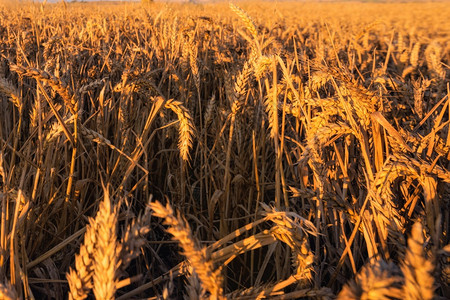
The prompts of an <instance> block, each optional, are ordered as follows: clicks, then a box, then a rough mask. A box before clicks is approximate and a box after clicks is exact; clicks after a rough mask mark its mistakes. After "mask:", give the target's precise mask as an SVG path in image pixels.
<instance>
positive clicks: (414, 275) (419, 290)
mask: <svg viewBox="0 0 450 300" xmlns="http://www.w3.org/2000/svg"><path fill="white" fill-rule="evenodd" d="M423 243H424V239H423V233H422V224H420V223H419V222H417V223H415V224H414V225H413V228H412V231H411V237H410V238H409V239H408V249H407V250H406V256H405V259H404V261H403V264H402V266H401V268H402V271H403V275H404V276H405V285H404V287H403V293H404V296H405V298H406V299H424V300H427V299H433V294H434V288H433V286H434V278H433V275H432V273H433V270H434V265H433V263H432V262H431V261H430V260H428V259H427V258H426V257H425V251H424V249H423Z"/></svg>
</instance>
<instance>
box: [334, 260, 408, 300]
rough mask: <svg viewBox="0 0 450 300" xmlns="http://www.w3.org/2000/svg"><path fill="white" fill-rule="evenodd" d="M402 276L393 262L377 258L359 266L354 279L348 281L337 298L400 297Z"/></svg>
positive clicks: (380, 298)
mask: <svg viewBox="0 0 450 300" xmlns="http://www.w3.org/2000/svg"><path fill="white" fill-rule="evenodd" d="M402 285H403V278H402V276H401V272H400V269H399V268H398V267H397V266H396V265H394V264H393V263H387V262H385V261H384V260H378V261H375V262H373V263H369V264H367V265H365V266H364V267H362V268H361V270H360V271H359V273H358V274H357V275H356V278H355V279H354V280H351V281H350V282H348V283H347V284H346V285H345V286H344V288H343V289H342V291H341V292H340V293H339V295H338V297H337V299H338V300H344V299H355V300H356V299H371V300H377V299H379V300H382V299H386V300H387V299H401V298H402V295H403V290H402Z"/></svg>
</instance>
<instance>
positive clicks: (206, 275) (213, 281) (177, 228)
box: [150, 201, 225, 299]
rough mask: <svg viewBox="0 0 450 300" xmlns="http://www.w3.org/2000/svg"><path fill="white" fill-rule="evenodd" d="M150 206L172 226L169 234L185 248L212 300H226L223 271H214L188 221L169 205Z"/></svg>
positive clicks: (156, 204)
mask: <svg viewBox="0 0 450 300" xmlns="http://www.w3.org/2000/svg"><path fill="white" fill-rule="evenodd" d="M150 206H151V208H152V210H153V211H154V215H155V216H156V217H159V218H163V219H165V222H164V223H165V224H166V225H168V226H170V227H169V228H168V229H167V232H169V233H170V234H172V235H173V237H174V239H175V240H177V241H178V242H179V243H180V246H181V248H183V255H184V256H185V257H186V258H187V259H188V260H189V262H190V264H191V266H192V268H193V270H194V272H195V273H196V274H197V275H198V278H199V279H200V281H201V282H202V286H203V287H204V289H206V290H207V291H209V292H210V293H211V299H225V298H224V297H223V290H222V276H221V275H220V271H221V270H220V269H217V270H214V267H213V263H212V261H211V260H210V259H209V258H208V255H207V252H206V248H202V247H201V246H200V243H199V241H198V240H197V239H196V238H195V237H194V236H193V235H192V232H191V228H190V226H189V224H188V223H187V221H186V220H185V219H184V218H183V217H181V215H180V214H177V216H175V214H174V212H173V210H172V207H171V206H170V205H169V204H167V205H166V206H164V205H162V204H161V203H160V202H158V201H156V202H153V203H151V204H150Z"/></svg>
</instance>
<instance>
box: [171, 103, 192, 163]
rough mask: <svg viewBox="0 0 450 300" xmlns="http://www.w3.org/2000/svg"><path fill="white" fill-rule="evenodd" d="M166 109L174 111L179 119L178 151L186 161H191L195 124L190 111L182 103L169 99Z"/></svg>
mask: <svg viewBox="0 0 450 300" xmlns="http://www.w3.org/2000/svg"><path fill="white" fill-rule="evenodd" d="M165 107H166V108H168V109H170V110H172V111H173V112H174V113H175V114H176V115H177V117H178V121H179V125H178V126H179V129H178V134H179V137H178V149H179V150H180V156H181V158H182V159H183V160H184V161H188V160H189V150H190V149H191V148H192V137H193V135H194V123H193V121H192V117H191V115H190V114H189V111H188V109H187V108H186V107H184V106H183V104H182V102H181V101H176V100H173V99H169V100H167V101H166V104H165Z"/></svg>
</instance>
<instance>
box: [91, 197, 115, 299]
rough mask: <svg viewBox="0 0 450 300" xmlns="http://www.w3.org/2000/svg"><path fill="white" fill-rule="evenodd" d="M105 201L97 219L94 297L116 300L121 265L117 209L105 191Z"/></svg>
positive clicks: (101, 205)
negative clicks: (118, 272) (118, 273)
mask: <svg viewBox="0 0 450 300" xmlns="http://www.w3.org/2000/svg"><path fill="white" fill-rule="evenodd" d="M104 191H105V195H104V199H103V201H102V202H101V203H100V207H99V211H98V213H97V216H96V218H95V222H96V223H97V245H96V251H95V252H94V276H93V279H94V288H93V290H94V295H95V297H96V298H97V299H104V300H109V299H114V294H115V293H116V285H117V282H118V278H117V270H118V268H119V266H120V264H121V261H120V258H119V254H120V250H121V245H120V243H118V242H117V207H113V206H112V204H111V200H110V198H109V193H108V191H107V190H106V189H105V190H104Z"/></svg>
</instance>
